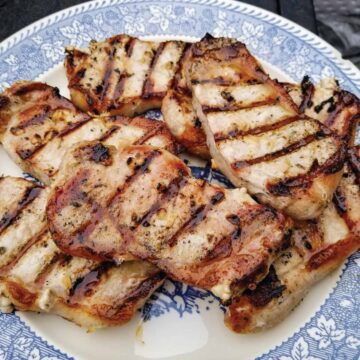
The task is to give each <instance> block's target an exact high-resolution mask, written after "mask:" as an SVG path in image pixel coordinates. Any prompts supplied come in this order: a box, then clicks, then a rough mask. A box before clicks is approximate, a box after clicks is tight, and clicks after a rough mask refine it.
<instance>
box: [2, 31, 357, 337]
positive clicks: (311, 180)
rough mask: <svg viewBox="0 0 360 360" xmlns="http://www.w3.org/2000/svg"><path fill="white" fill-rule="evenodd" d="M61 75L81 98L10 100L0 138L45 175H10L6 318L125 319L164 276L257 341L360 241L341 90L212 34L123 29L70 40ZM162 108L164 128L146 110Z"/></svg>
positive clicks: (351, 108) (55, 93)
mask: <svg viewBox="0 0 360 360" xmlns="http://www.w3.org/2000/svg"><path fill="white" fill-rule="evenodd" d="M65 68H66V74H67V77H68V81H69V89H70V94H71V101H70V100H68V99H66V98H64V97H62V96H61V95H60V94H59V90H58V89H57V88H54V87H51V86H49V85H47V84H44V83H40V82H28V81H20V82H17V83H15V84H14V85H12V86H11V87H10V88H8V89H6V90H5V91H4V92H3V93H2V94H1V95H0V140H1V142H2V145H3V147H4V149H5V150H6V152H7V153H8V154H9V155H10V157H11V158H12V159H13V160H14V162H15V163H16V164H18V165H19V166H20V167H21V168H22V169H23V170H24V171H25V172H28V173H30V174H31V175H33V176H34V177H36V178H37V179H38V180H40V181H39V182H36V183H33V182H31V181H28V180H25V179H22V178H14V177H2V178H0V291H1V298H0V308H1V310H2V311H11V310H13V309H14V308H15V309H19V310H30V311H43V312H51V313H55V314H58V315H60V316H62V317H64V318H66V319H69V320H71V321H74V322H75V323H77V324H79V325H82V326H86V327H89V328H100V327H105V326H112V325H120V324H123V323H125V322H127V321H129V320H130V319H131V317H132V316H133V314H134V313H135V311H136V310H137V309H138V308H139V307H141V306H142V305H143V304H144V302H145V301H146V299H147V298H148V297H149V296H150V295H151V294H152V293H153V292H154V291H155V290H156V289H157V288H158V287H159V286H161V284H162V283H163V281H164V280H165V278H166V277H170V278H172V279H174V280H177V281H181V282H184V283H185V284H188V285H192V286H196V287H199V288H202V289H206V290H209V291H211V292H212V293H213V294H214V295H215V296H217V297H218V298H219V299H220V301H221V302H222V303H223V304H224V305H225V306H226V308H227V311H226V314H225V324H226V325H227V326H228V327H229V328H231V329H232V330H234V331H236V332H239V333H246V332H255V331H260V330H264V329H266V328H269V327H271V326H273V325H275V324H276V323H277V322H279V321H281V320H282V319H283V318H284V317H286V316H287V315H288V313H289V312H290V311H291V310H292V309H293V308H294V307H295V306H296V305H297V304H298V303H299V302H300V300H301V299H302V298H303V297H304V296H305V295H306V293H307V291H308V290H309V289H310V288H311V286H312V285H313V284H315V283H316V282H317V281H318V280H320V279H321V278H323V277H324V276H326V275H327V274H328V273H330V272H331V271H332V270H333V269H335V268H337V267H339V266H340V265H341V264H342V263H343V261H344V260H345V259H346V258H347V257H348V256H349V255H351V254H352V253H354V252H355V251H357V250H358V249H359V248H360V192H359V186H360V147H359V146H355V145H354V141H355V130H356V125H357V121H358V119H359V117H360V101H359V100H358V99H357V98H356V97H355V96H354V95H353V94H351V93H349V92H347V91H344V90H341V89H340V88H339V85H338V83H337V82H336V80H334V79H326V80H322V81H321V82H320V83H319V84H316V85H314V84H312V83H311V81H310V80H309V78H308V77H305V78H304V80H303V81H302V83H301V84H289V83H280V82H278V81H277V80H275V79H272V78H271V77H270V76H269V75H268V74H267V73H266V72H265V71H264V69H263V68H262V66H261V65H260V63H259V62H258V61H257V60H256V59H255V58H254V57H253V56H252V55H251V54H250V53H249V51H248V50H247V48H246V46H245V45H244V44H243V43H241V42H239V41H237V40H235V39H228V38H213V37H211V36H209V35H207V36H205V37H204V38H203V39H202V40H201V41H199V42H197V43H191V44H190V43H185V42H182V41H166V42H150V41H142V40H139V39H136V38H133V37H131V36H127V35H117V36H114V37H112V38H109V39H106V40H105V41H102V42H95V41H92V42H91V43H90V46H89V48H88V50H86V51H84V50H79V49H74V48H67V49H66V59H65ZM154 108H161V111H162V114H163V119H164V121H158V120H151V119H148V118H145V117H143V116H141V114H143V113H144V112H146V111H147V110H149V109H154ZM182 152H188V153H192V154H194V155H197V156H200V157H202V158H206V159H212V164H213V166H214V168H216V169H217V170H218V171H221V172H222V173H223V174H225V175H226V176H227V177H228V178H229V179H230V181H231V182H232V183H233V184H234V187H235V188H234V189H225V188H222V187H220V186H216V185H214V184H210V183H208V182H206V181H204V180H200V179H196V178H194V177H193V176H192V174H191V171H190V169H189V168H188V167H187V165H186V164H185V163H184V162H183V161H182V160H181V159H180V158H179V157H178V155H179V154H180V153H182Z"/></svg>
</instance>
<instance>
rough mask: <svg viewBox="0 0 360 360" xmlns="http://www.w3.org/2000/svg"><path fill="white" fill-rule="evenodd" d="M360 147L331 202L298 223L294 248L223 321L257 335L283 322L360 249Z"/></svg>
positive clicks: (351, 156) (236, 302) (352, 153)
mask: <svg viewBox="0 0 360 360" xmlns="http://www.w3.org/2000/svg"><path fill="white" fill-rule="evenodd" d="M359 164H360V147H355V148H352V149H351V150H350V151H349V153H348V158H347V163H346V166H345V172H344V174H343V177H342V179H341V182H340V184H339V186H338V188H337V190H336V192H335V195H334V198H333V201H332V202H331V203H330V204H329V205H328V206H327V207H326V209H325V210H324V212H323V213H322V214H321V215H320V217H319V218H318V219H317V220H316V221H314V220H312V221H306V222H301V223H298V224H296V226H295V229H294V233H293V243H294V245H293V246H292V247H290V248H289V249H287V250H285V251H284V252H283V253H282V254H281V256H280V257H279V258H278V259H277V260H276V261H275V262H274V263H273V266H272V268H271V271H270V273H269V275H268V276H267V277H266V278H265V279H264V280H263V281H262V282H261V283H260V284H258V285H257V287H256V288H255V289H253V290H246V291H245V292H244V294H243V295H242V296H240V297H237V298H235V299H234V300H233V302H232V304H231V305H230V306H229V308H228V310H227V313H226V317H225V323H226V325H227V326H228V327H229V328H231V329H232V330H234V331H236V332H239V333H248V332H257V331H262V330H265V329H267V328H270V327H272V326H274V325H276V324H277V323H279V322H280V321H282V320H283V319H284V318H285V317H286V316H287V315H288V314H289V313H290V311H291V310H293V309H294V308H295V307H296V306H297V305H298V303H299V302H300V301H301V300H302V299H303V297H304V296H305V295H306V294H307V292H308V291H309V290H310V288H311V287H312V286H313V285H314V284H316V283H317V282H318V281H320V280H321V279H322V278H324V277H325V276H326V275H328V274H329V273H330V272H331V271H333V270H334V269H336V268H338V267H339V266H340V265H341V264H342V263H343V262H344V260H345V259H346V258H347V257H348V256H350V255H351V254H353V253H354V252H356V251H357V250H358V249H360V182H359V174H360V166H359Z"/></svg>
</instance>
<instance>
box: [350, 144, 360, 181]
mask: <svg viewBox="0 0 360 360" xmlns="http://www.w3.org/2000/svg"><path fill="white" fill-rule="evenodd" d="M348 164H349V166H350V169H351V171H352V172H353V173H354V175H355V177H356V183H357V185H360V146H356V147H353V148H350V149H349V150H348Z"/></svg>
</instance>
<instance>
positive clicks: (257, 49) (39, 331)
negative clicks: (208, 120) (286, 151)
mask: <svg viewBox="0 0 360 360" xmlns="http://www.w3.org/2000/svg"><path fill="white" fill-rule="evenodd" d="M206 32H209V33H211V34H213V35H215V36H220V35H222V36H229V37H230V36H231V37H237V38H239V39H240V40H242V41H244V42H245V43H246V44H247V45H248V47H249V48H250V50H251V51H252V52H253V53H254V54H255V55H256V56H258V57H259V59H261V61H263V63H264V65H265V67H266V68H267V69H268V71H269V72H270V73H271V74H272V75H273V76H276V77H278V78H279V79H281V80H294V81H300V80H301V78H302V76H303V75H305V74H309V75H311V76H312V78H313V79H314V80H315V81H318V80H319V79H320V78H322V77H328V76H336V78H338V79H339V81H340V82H341V86H342V87H343V88H345V89H348V90H350V91H351V92H353V93H355V94H356V95H358V96H360V73H359V71H358V70H357V69H356V68H355V67H354V66H353V65H352V64H351V63H350V62H345V61H344V60H342V59H341V57H340V55H339V54H338V53H337V52H336V51H335V50H334V49H333V48H332V47H330V46H329V45H328V44H326V43H325V42H324V41H322V40H320V39H319V38H318V37H316V36H315V35H313V34H312V33H310V32H308V31H306V30H305V29H303V28H301V27H299V26H298V25H296V24H294V23H292V22H290V21H288V20H285V19H283V18H281V17H279V16H276V15H274V14H272V13H269V12H266V11H264V10H260V9H258V8H256V7H253V6H249V5H245V4H242V3H240V2H235V1H228V0H183V1H179V0H175V1H172V0H102V1H92V2H89V3H85V4H82V5H79V6H76V7H72V8H70V9H67V10H64V11H61V12H59V13H56V14H54V15H51V16H49V17H47V18H45V19H43V20H40V21H38V22H36V23H35V24H33V25H30V26H28V27H27V28H25V29H23V30H21V31H20V32H18V33H16V34H15V35H13V36H12V37H10V38H9V39H8V40H6V41H4V42H3V43H2V44H1V46H0V90H2V89H4V88H5V87H7V86H9V85H10V84H12V83H13V82H14V81H16V80H19V79H40V80H43V81H47V82H48V83H50V84H51V85H57V86H58V87H60V89H61V91H62V93H63V94H65V95H68V93H67V88H66V79H65V74H64V71H63V69H62V65H61V63H62V60H63V56H64V46H65V45H69V44H72V45H75V46H85V45H86V44H87V43H88V42H89V41H90V40H91V39H102V38H105V37H107V36H110V35H113V34H118V33H128V34H132V35H137V36H141V37H145V38H155V39H166V38H176V39H186V40H195V39H198V38H200V37H201V36H203V35H204V34H205V33H206ZM270 64H271V65H270ZM193 170H194V174H195V175H196V176H200V177H204V178H207V179H209V180H215V181H219V182H221V183H223V184H225V185H226V179H224V178H223V177H221V176H220V175H219V174H216V173H212V172H211V171H210V169H209V168H208V167H204V168H199V167H197V168H193ZM0 174H9V175H19V174H20V175H21V172H20V171H19V169H18V168H17V167H16V166H15V165H14V164H13V163H12V162H11V161H10V160H9V158H8V157H7V156H6V155H5V153H4V152H3V150H2V149H0ZM0 201H1V199H0ZM359 279H360V254H359V253H358V254H355V255H354V256H352V257H351V258H350V260H348V262H347V264H346V265H344V266H343V268H342V269H339V270H338V271H336V272H335V273H333V274H332V275H331V276H329V277H328V278H327V279H325V280H324V281H322V282H321V283H320V284H319V285H317V286H316V287H315V288H314V289H312V290H311V292H310V294H309V295H308V296H307V297H306V298H305V300H304V301H303V302H302V303H301V304H300V305H299V306H298V307H297V308H296V310H295V311H293V312H292V314H291V315H290V316H289V317H288V318H287V319H286V320H285V321H284V322H283V323H281V324H280V325H279V326H277V327H275V328H274V329H272V330H269V331H267V332H265V333H262V334H255V335H236V334H233V333H231V332H230V331H229V330H228V329H227V328H225V326H224V325H223V311H224V309H222V308H221V306H220V305H219V303H218V301H217V300H216V299H215V298H214V297H213V296H212V295H211V294H209V293H208V292H205V291H202V290H198V289H195V288H192V287H189V286H186V285H183V284H180V283H176V282H172V281H167V283H166V284H165V286H164V287H163V288H162V289H161V290H159V291H158V292H157V293H156V294H155V295H153V296H152V298H151V299H150V301H149V302H148V303H147V304H146V306H145V307H144V308H143V309H142V311H141V312H139V313H138V314H137V316H135V318H134V319H133V320H132V321H131V322H130V324H128V325H126V326H123V327H119V328H112V329H106V330H101V331H97V332H95V333H86V330H84V329H82V328H79V327H77V326H75V325H73V324H72V323H70V322H67V321H65V320H63V319H60V318H57V317H55V316H50V315H39V314H30V313H29V314H28V313H19V312H18V313H15V314H10V315H8V314H0V360H2V359H31V360H40V359H41V360H45V359H46V360H50V359H51V360H54V359H72V358H75V359H101V360H104V359H140V358H152V359H162V358H170V359H253V358H258V359H281V360H285V359H286V360H287V359H289V360H290V359H293V360H305V359H307V360H310V359H311V360H315V359H323V360H325V359H359V358H360V282H359Z"/></svg>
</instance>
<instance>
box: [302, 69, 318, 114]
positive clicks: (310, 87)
mask: <svg viewBox="0 0 360 360" xmlns="http://www.w3.org/2000/svg"><path fill="white" fill-rule="evenodd" d="M314 91H315V86H314V84H313V83H312V82H311V81H310V78H309V77H308V76H307V75H306V76H304V78H303V79H302V81H301V94H302V101H301V104H300V106H299V111H300V112H301V113H303V112H304V111H305V110H306V109H307V108H309V107H310V106H311V105H312V100H311V99H312V97H313V95H314Z"/></svg>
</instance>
